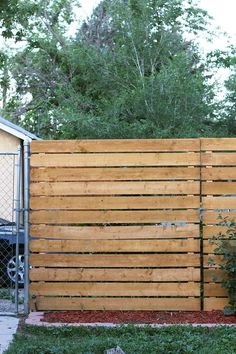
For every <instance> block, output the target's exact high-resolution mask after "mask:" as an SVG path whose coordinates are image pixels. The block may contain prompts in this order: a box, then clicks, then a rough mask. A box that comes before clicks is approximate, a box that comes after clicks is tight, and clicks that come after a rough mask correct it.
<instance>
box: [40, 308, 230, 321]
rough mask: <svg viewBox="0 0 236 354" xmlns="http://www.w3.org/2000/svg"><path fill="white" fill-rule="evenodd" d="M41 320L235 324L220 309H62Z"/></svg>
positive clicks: (49, 313)
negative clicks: (172, 310) (167, 310)
mask: <svg viewBox="0 0 236 354" xmlns="http://www.w3.org/2000/svg"><path fill="white" fill-rule="evenodd" d="M42 321H45V322H50V323H55V322H60V323H95V322H97V323H98V322H100V323H104V322H109V323H118V324H122V323H126V324H127V323H130V324H135V323H157V324H164V323H167V324H181V323H182V324H185V323H217V324H223V323H226V324H232V323H233V324H236V316H224V314H223V312H222V311H188V312H187V311H181V312H162V311H161V312H160V311H63V312H48V313H45V314H44V317H43V319H42Z"/></svg>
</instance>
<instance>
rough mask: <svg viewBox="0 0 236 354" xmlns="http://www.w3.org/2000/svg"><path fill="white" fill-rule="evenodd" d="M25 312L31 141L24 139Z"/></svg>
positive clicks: (25, 308)
mask: <svg viewBox="0 0 236 354" xmlns="http://www.w3.org/2000/svg"><path fill="white" fill-rule="evenodd" d="M24 238H25V239H24V241H25V242H24V244H25V251H24V270H25V271H24V273H25V276H24V313H25V314H28V313H29V141H28V140H25V141H24Z"/></svg>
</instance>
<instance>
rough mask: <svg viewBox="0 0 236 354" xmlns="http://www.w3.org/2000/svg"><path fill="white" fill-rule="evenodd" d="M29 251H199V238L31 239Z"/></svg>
mask: <svg viewBox="0 0 236 354" xmlns="http://www.w3.org/2000/svg"><path fill="white" fill-rule="evenodd" d="M30 250H31V252H116V253H119V252H132V253H135V252H175V253H177V252H199V251H200V242H199V240H194V239H189V240H103V241H102V242H101V241H100V240H42V239H41V240H32V241H30Z"/></svg>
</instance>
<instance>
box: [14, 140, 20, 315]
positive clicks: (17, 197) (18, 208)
mask: <svg viewBox="0 0 236 354" xmlns="http://www.w3.org/2000/svg"><path fill="white" fill-rule="evenodd" d="M16 168H17V186H16V199H15V215H16V216H15V218H16V250H15V252H16V254H15V256H16V278H15V311H16V313H18V310H19V308H18V307H19V306H18V305H19V286H18V281H19V279H18V269H19V232H20V211H21V210H20V194H21V146H19V147H18V149H17V164H16Z"/></svg>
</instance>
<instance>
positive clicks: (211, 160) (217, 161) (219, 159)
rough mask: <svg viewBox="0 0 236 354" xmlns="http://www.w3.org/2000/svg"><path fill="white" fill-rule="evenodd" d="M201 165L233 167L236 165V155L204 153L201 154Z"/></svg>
mask: <svg viewBox="0 0 236 354" xmlns="http://www.w3.org/2000/svg"><path fill="white" fill-rule="evenodd" d="M201 163H202V165H212V166H234V165H236V153H226V152H225V153H224V152H218V153H217V152H215V153H211V152H206V153H203V154H202V158H201Z"/></svg>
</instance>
